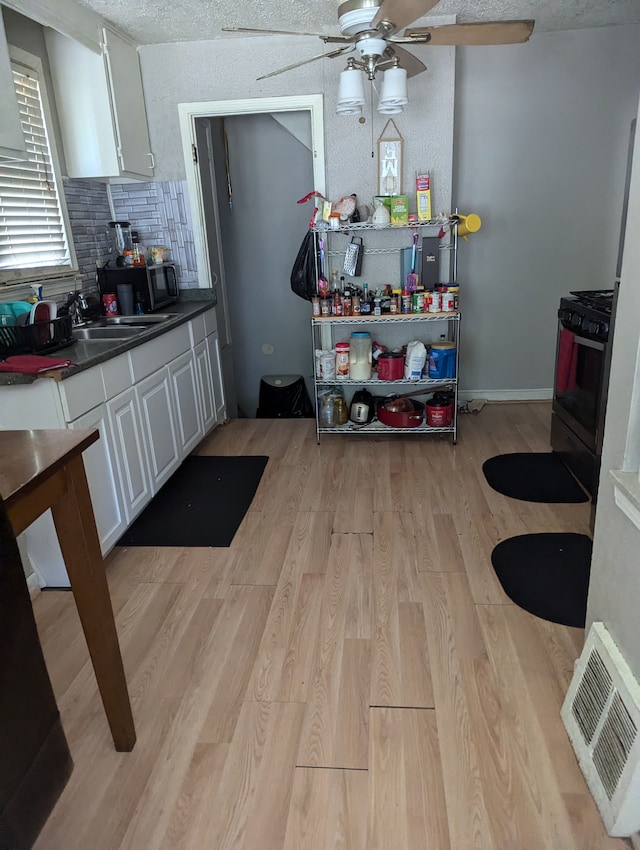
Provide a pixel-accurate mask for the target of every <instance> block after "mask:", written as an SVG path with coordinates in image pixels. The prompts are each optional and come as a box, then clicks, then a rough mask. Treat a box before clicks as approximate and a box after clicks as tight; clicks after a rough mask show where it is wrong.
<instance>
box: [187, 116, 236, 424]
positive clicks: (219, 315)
mask: <svg viewBox="0 0 640 850" xmlns="http://www.w3.org/2000/svg"><path fill="white" fill-rule="evenodd" d="M195 133H196V147H197V157H198V164H197V165H198V173H199V179H200V185H201V191H202V211H201V214H202V222H203V229H204V233H205V236H206V241H207V255H208V259H209V270H210V273H211V283H212V286H214V287H215V288H216V294H217V296H218V304H217V306H216V319H217V322H218V340H219V344H220V357H221V362H222V370H223V380H224V394H225V398H226V400H227V414H228V415H229V416H231V417H234V416H236V413H237V411H236V409H235V405H234V403H233V399H234V398H235V392H234V377H233V356H232V340H231V324H230V321H229V303H228V297H227V281H226V276H225V268H224V255H223V250H222V237H221V233H220V211H219V208H218V189H217V177H216V173H217V172H218V173H220V171H221V166H222V168H223V169H224V150H225V142H224V131H223V122H222V120H221V119H212V118H197V119H196V120H195Z"/></svg>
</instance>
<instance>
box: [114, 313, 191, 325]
mask: <svg viewBox="0 0 640 850" xmlns="http://www.w3.org/2000/svg"><path fill="white" fill-rule="evenodd" d="M175 315H176V314H174V313H153V314H151V315H144V316H109V317H108V318H106V319H102V320H100V319H99V320H98V321H102V322H106V324H107V325H159V324H161V323H162V322H166V321H168V320H169V319H173V318H174V316H175Z"/></svg>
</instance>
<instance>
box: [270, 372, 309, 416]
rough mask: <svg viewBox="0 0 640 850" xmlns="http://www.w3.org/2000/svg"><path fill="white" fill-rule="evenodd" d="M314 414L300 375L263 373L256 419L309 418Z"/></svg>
mask: <svg viewBox="0 0 640 850" xmlns="http://www.w3.org/2000/svg"><path fill="white" fill-rule="evenodd" d="M313 416H314V412H313V407H312V405H311V399H310V398H309V393H308V392H307V387H306V385H305V382H304V378H303V377H302V375H263V376H262V378H261V380H260V395H259V397H258V410H257V413H256V417H257V418H258V419H309V418H311V417H313Z"/></svg>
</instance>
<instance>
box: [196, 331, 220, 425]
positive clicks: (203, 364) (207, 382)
mask: <svg viewBox="0 0 640 850" xmlns="http://www.w3.org/2000/svg"><path fill="white" fill-rule="evenodd" d="M195 357H196V369H197V374H198V396H199V398H200V411H201V413H202V424H203V428H204V433H205V434H208V433H209V431H210V430H211V429H212V428H213V426H214V425H215V424H216V404H215V397H214V394H213V375H212V374H211V358H210V357H209V348H208V346H207V341H206V339H203V340H202V342H201V343H199V344H198V345H196V347H195Z"/></svg>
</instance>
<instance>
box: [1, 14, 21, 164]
mask: <svg viewBox="0 0 640 850" xmlns="http://www.w3.org/2000/svg"><path fill="white" fill-rule="evenodd" d="M15 91H16V90H15V87H14V85H13V74H12V73H11V60H10V58H9V47H8V45H7V39H6V36H5V32H4V21H3V20H2V10H1V8H0V161H1V160H2V159H3V158H4V157H8V158H9V159H25V158H26V157H25V154H26V148H25V144H24V136H23V135H22V124H21V123H20V112H19V110H18V101H17V100H16V93H15Z"/></svg>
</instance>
